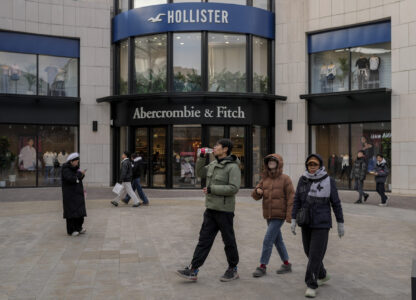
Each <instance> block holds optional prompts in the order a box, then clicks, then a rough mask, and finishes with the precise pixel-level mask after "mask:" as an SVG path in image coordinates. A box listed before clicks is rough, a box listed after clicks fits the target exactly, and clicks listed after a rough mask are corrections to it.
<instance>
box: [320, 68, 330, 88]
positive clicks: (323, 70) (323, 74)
mask: <svg viewBox="0 0 416 300" xmlns="http://www.w3.org/2000/svg"><path fill="white" fill-rule="evenodd" d="M327 68H328V67H327V66H326V64H322V67H321V71H320V73H319V81H320V82H321V93H325V92H326V71H327Z"/></svg>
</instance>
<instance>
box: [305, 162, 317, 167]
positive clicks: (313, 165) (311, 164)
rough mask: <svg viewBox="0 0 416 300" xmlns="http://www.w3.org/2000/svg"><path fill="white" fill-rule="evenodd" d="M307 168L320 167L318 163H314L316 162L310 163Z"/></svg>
mask: <svg viewBox="0 0 416 300" xmlns="http://www.w3.org/2000/svg"><path fill="white" fill-rule="evenodd" d="M307 166H308V167H317V166H319V165H318V164H317V163H314V162H310V163H308V164H307Z"/></svg>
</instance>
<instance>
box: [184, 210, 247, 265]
mask: <svg viewBox="0 0 416 300" xmlns="http://www.w3.org/2000/svg"><path fill="white" fill-rule="evenodd" d="M233 219H234V213H232V212H222V211H217V210H212V209H206V210H205V213H204V222H203V223H202V226H201V231H200V232H199V241H198V245H197V246H196V248H195V252H194V256H193V258H192V263H191V265H192V268H194V269H197V268H199V267H200V266H202V265H203V264H204V262H205V260H206V259H207V257H208V254H209V251H210V250H211V247H212V244H213V243H214V240H215V237H216V236H217V233H218V231H221V236H222V240H223V241H224V245H225V247H224V250H225V254H226V256H227V261H228V266H229V267H230V268H233V267H236V266H237V264H238V260H239V258H238V250H237V243H236V241H235V235H234V228H233Z"/></svg>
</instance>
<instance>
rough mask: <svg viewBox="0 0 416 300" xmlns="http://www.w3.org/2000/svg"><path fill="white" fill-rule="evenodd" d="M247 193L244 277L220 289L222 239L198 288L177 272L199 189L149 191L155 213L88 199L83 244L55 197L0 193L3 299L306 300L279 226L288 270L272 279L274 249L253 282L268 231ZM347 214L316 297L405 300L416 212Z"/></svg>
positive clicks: (240, 216)
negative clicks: (18, 197) (10, 196)
mask: <svg viewBox="0 0 416 300" xmlns="http://www.w3.org/2000/svg"><path fill="white" fill-rule="evenodd" d="M26 192H27V191H26ZM37 192H38V193H39V191H37ZM248 192H249V191H242V192H240V195H241V196H240V197H239V198H238V200H237V201H238V204H237V209H236V217H235V229H236V238H237V244H238V247H239V252H240V264H239V274H240V279H239V280H236V281H233V282H229V283H222V282H220V281H219V277H220V276H221V275H222V274H223V272H224V271H225V269H226V266H227V264H226V258H225V254H224V251H223V243H222V240H221V237H220V235H218V236H217V240H216V242H215V244H214V247H213V248H212V251H211V253H210V255H209V257H208V259H207V261H206V264H205V265H204V266H203V267H202V268H201V269H200V274H199V279H198V282H197V283H192V282H184V281H183V280H181V279H180V278H179V277H177V276H176V275H175V274H174V271H175V270H176V269H178V268H180V267H183V266H185V265H186V264H188V263H189V262H190V259H191V256H192V253H193V250H194V247H195V245H196V242H197V238H198V233H199V229H200V225H201V222H202V214H203V211H204V206H203V204H204V203H203V198H202V197H200V196H195V191H183V192H181V194H182V195H184V197H183V198H179V197H177V196H175V197H174V198H162V197H159V198H156V197H155V196H157V195H158V193H157V192H153V191H149V195H150V196H151V197H150V201H151V206H149V207H140V208H131V207H130V206H125V205H121V206H120V207H118V208H114V207H111V206H110V203H109V199H111V194H108V195H107V197H106V198H107V199H104V198H102V199H94V200H92V199H88V200H87V212H88V217H87V218H86V223H85V227H86V228H87V233H86V234H85V235H83V236H79V237H69V236H67V235H66V231H65V222H64V219H62V206H61V201H59V200H60V194H59V193H57V194H56V200H45V201H11V199H5V195H6V194H5V193H2V194H1V193H0V198H1V200H2V201H0V240H1V244H0V247H1V249H0V299H227V300H228V299H239V300H242V299H305V298H304V297H303V293H304V291H305V284H304V282H303V280H304V272H305V267H306V263H307V261H306V258H305V255H304V253H303V250H302V243H301V234H300V230H299V228H298V229H297V230H298V234H297V235H296V236H293V235H292V234H291V232H290V226H288V224H285V226H284V227H283V235H284V239H285V243H286V247H287V249H288V252H289V256H290V260H291V262H292V264H293V272H292V273H290V274H285V275H277V274H276V273H275V270H276V269H277V268H278V267H279V265H280V261H279V259H278V255H277V251H276V250H273V254H272V259H271V262H270V265H269V268H268V274H267V276H266V277H263V278H259V279H255V278H253V277H252V276H251V273H252V272H253V271H254V269H255V268H256V266H257V264H258V260H259V257H260V252H261V245H262V239H263V236H264V233H265V229H266V223H265V221H264V220H263V218H262V214H261V203H260V202H255V201H254V200H251V199H250V198H248V197H247V195H248ZM8 193H10V191H8ZM16 193H19V192H16ZM23 193H24V192H23ZM166 194H169V193H166ZM172 194H173V195H178V192H175V193H172ZM342 195H344V196H345V195H347V196H348V195H349V197H350V198H351V197H355V194H352V193H351V192H344V193H343V194H342ZM351 195H352V196H351ZM347 196H345V198H348V197H347ZM164 197H167V196H166V195H165V196H164ZM8 200H9V201H8ZM407 201H414V199H412V198H407ZM373 202H374V203H375V202H376V201H375V200H374V201H373ZM343 208H344V216H345V229H346V235H345V237H344V238H342V239H339V238H338V236H337V235H336V230H332V231H331V232H330V240H329V247H328V251H327V254H326V257H325V260H324V263H325V265H326V268H327V270H328V272H329V273H330V274H331V276H332V279H331V280H330V281H329V282H328V284H327V285H325V286H323V287H321V288H319V289H318V297H319V299H410V294H411V290H410V273H411V262H412V259H413V258H416V250H415V249H416V235H415V232H416V210H414V209H409V208H408V209H401V208H395V207H387V208H380V207H378V206H375V205H371V204H367V205H353V204H351V203H346V202H344V203H343Z"/></svg>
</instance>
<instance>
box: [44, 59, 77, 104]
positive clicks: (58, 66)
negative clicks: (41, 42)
mask: <svg viewBox="0 0 416 300" xmlns="http://www.w3.org/2000/svg"><path fill="white" fill-rule="evenodd" d="M39 95H48V96H61V97H78V59H77V58H68V57H57V56H45V55H39Z"/></svg>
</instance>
